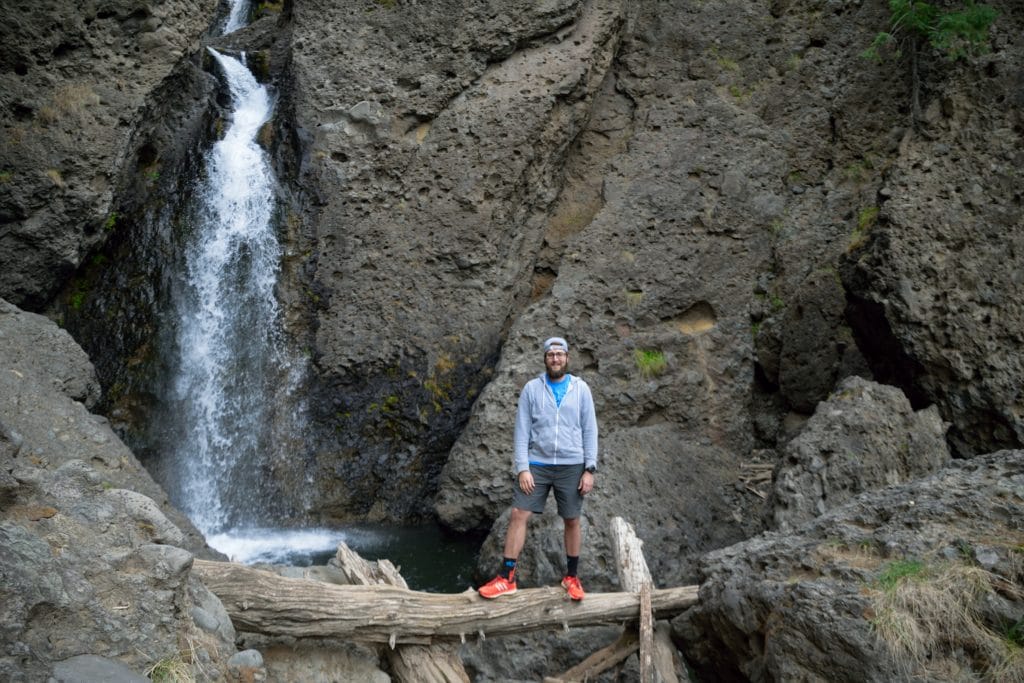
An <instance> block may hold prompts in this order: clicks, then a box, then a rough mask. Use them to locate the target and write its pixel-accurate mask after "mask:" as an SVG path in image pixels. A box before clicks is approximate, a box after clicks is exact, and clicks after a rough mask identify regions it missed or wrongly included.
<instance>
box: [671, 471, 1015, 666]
mask: <svg viewBox="0 0 1024 683" xmlns="http://www.w3.org/2000/svg"><path fill="white" fill-rule="evenodd" d="M1022 504H1024V451H1003V452H1000V453H995V454H992V455H987V456H982V457H979V458H976V459H975V460H972V461H956V462H954V463H953V465H952V466H950V467H949V468H947V469H945V470H942V471H941V472H939V473H937V474H935V475H933V476H930V477H928V478H925V479H922V480H918V481H915V482H911V483H907V484H902V485H899V486H892V487H889V488H885V489H882V490H879V491H873V492H870V493H865V494H862V495H860V496H858V497H857V498H855V499H853V500H851V501H850V502H848V503H847V504H845V505H843V506H841V507H838V508H835V509H833V510H831V511H829V512H828V513H826V514H825V515H823V516H822V517H820V518H818V519H816V520H814V521H812V522H810V523H808V524H806V525H804V526H803V527H801V528H799V529H797V530H796V532H795V533H792V534H787V535H783V534H778V533H767V534H764V535H762V536H759V537H757V538H753V539H751V540H749V541H746V542H744V543H740V544H737V545H735V546H732V547H730V548H726V549H724V550H718V551H715V552H712V553H709V554H708V555H707V556H705V557H704V558H703V559H702V560H701V577H700V578H701V590H700V601H699V603H698V605H697V606H695V607H693V608H692V609H690V610H689V611H687V612H686V613H684V614H683V615H681V616H679V617H677V618H676V619H675V620H674V621H673V630H674V635H675V637H676V639H677V643H678V644H679V645H680V646H681V647H682V649H683V650H684V652H685V653H686V656H687V658H688V661H689V662H690V663H691V664H693V665H694V667H695V668H696V669H697V671H698V674H699V675H701V676H708V677H710V678H713V679H714V680H729V681H732V680H737V681H738V680H751V681H769V680H776V681H780V680H830V681H851V682H852V681H878V682H879V683H881V682H882V681H893V680H899V679H902V678H904V677H913V676H924V677H926V678H929V679H931V680H952V678H951V676H950V674H949V672H950V671H955V672H960V675H966V676H970V677H974V676H982V675H984V674H985V673H986V668H985V667H986V666H987V665H988V664H990V662H985V661H984V657H976V656H975V655H976V654H977V652H978V650H977V649H975V648H977V647H978V643H976V642H972V640H971V639H972V638H973V637H974V636H972V635H969V634H967V633H966V631H963V632H960V633H956V632H954V633H953V634H952V638H953V640H952V642H942V641H941V640H940V641H927V640H926V642H925V644H924V647H926V648H929V650H928V653H929V656H928V660H927V661H926V660H921V661H920V662H914V661H912V660H910V659H909V657H908V656H907V655H906V654H905V653H903V652H902V651H900V650H898V649H893V646H892V645H891V644H889V643H888V641H886V640H884V639H881V640H880V638H879V635H878V630H877V629H878V628H880V627H884V623H883V622H882V619H884V618H894V617H900V618H906V617H905V614H904V612H902V611H894V612H890V611H889V610H890V609H892V608H890V607H888V606H887V605H889V604H890V603H887V602H885V597H886V591H887V590H888V589H887V588H886V587H885V585H883V581H884V580H885V578H884V577H886V576H889V577H892V576H894V574H895V573H896V572H897V571H898V570H900V569H901V568H902V569H903V571H907V569H906V568H907V567H911V568H913V570H914V572H915V573H914V578H912V579H909V581H910V582H911V583H913V582H919V583H918V584H917V585H916V587H917V588H923V587H928V585H929V582H930V581H936V583H935V585H934V587H933V588H934V590H935V591H938V592H939V593H947V594H948V593H950V592H954V593H958V594H959V593H962V592H963V589H964V584H963V583H962V582H953V583H939V582H940V581H942V580H943V579H942V578H937V577H950V576H956V575H957V572H963V574H962V575H964V576H967V577H974V578H973V579H970V580H971V581H974V582H975V583H973V584H972V585H973V588H971V591H977V592H975V593H971V591H967V593H970V594H972V595H975V596H980V598H979V599H977V600H974V599H970V597H969V596H967V598H968V604H969V605H970V608H971V609H972V610H976V614H977V616H976V618H975V619H974V620H972V623H975V624H977V623H980V624H984V625H985V628H987V629H988V630H990V631H991V634H992V635H993V636H996V637H998V638H999V639H1002V637H1003V636H1002V635H1001V634H1002V633H1003V631H1002V630H1001V629H1003V628H1004V627H1005V625H1006V624H1007V623H1012V622H1013V621H1015V620H1017V619H1020V617H1021V616H1022V615H1024V601H1022V600H1021V597H1020V596H1021V595H1022V594H1024V593H1022V592H1021V588H1022V587H1024V574H1022V573H1021V571H1020V560H1019V557H1018V554H1019V550H1017V549H1015V548H1016V547H1017V546H1016V545H1015V544H1017V543H1019V540H1020V538H1021V530H1020V528H1019V523H1018V521H1019V515H1018V514H1017V511H1018V510H1019V509H1020V506H1021V505H1022ZM979 570H984V572H986V573H979ZM978 577H982V578H983V579H984V580H983V582H982V583H980V584H979V583H977V580H978ZM892 580H893V579H889V581H892ZM1001 582H1005V584H1001ZM993 585H995V586H999V585H1003V586H1004V588H1009V591H1007V590H1003V589H1002V588H1000V589H999V590H998V591H997V590H995V589H993V587H992V586H993ZM979 586H980V587H979ZM912 588H913V586H912V587H911V588H906V589H905V590H907V591H908V592H907V593H906V595H907V597H908V599H909V598H911V597H912V596H913V595H914V593H913V592H910V591H911V589H912ZM957 597H965V596H964V595H958V596H957ZM919 608H920V609H926V606H923V605H922V606H919ZM934 618H935V619H937V620H940V621H943V622H944V623H947V624H948V623H955V622H953V619H954V618H955V616H954V614H953V612H952V611H950V612H946V613H945V614H943V615H942V616H939V615H935V616H934ZM1008 620H1009V621H1008ZM902 623H905V624H907V627H908V628H909V623H910V622H902ZM915 628H917V627H915ZM954 628H955V627H954ZM918 664H921V665H923V666H927V667H928V668H917V666H918ZM988 673H989V674H990V675H996V677H997V678H998V674H996V672H995V671H994V670H991V671H988Z"/></svg>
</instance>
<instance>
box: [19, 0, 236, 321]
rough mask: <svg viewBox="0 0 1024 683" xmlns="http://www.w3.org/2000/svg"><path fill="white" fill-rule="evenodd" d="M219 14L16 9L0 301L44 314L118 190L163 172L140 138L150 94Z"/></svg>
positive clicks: (173, 7)
mask: <svg viewBox="0 0 1024 683" xmlns="http://www.w3.org/2000/svg"><path fill="white" fill-rule="evenodd" d="M216 9H217V6H216V4H215V3H209V2H201V1H200V0H169V1H168V2H160V3H141V4H140V3H137V2H128V1H127V0H124V1H122V0H115V1H114V2H105V3H102V4H100V3H89V4H86V5H81V6H80V5H77V4H74V3H63V2H55V1H53V0H47V1H45V2H18V3H14V4H13V6H11V7H8V8H7V11H6V12H5V17H4V19H3V24H2V39H0V93H3V95H2V99H0V126H2V127H3V129H4V140H5V142H4V144H3V145H0V168H2V169H3V171H2V173H3V175H2V176H0V225H2V226H3V229H2V230H0V297H3V298H6V299H8V300H10V301H11V302H13V303H15V304H17V305H20V306H22V307H25V308H32V309H39V308H40V307H42V306H43V305H45V304H46V303H47V302H48V301H49V300H50V299H51V297H53V295H54V294H56V292H57V291H58V289H60V288H61V287H62V286H63V285H64V283H65V281H66V280H67V279H68V278H69V277H70V276H71V274H72V273H73V272H74V271H75V270H76V269H77V268H78V267H79V265H81V264H82V262H83V260H84V258H85V257H86V255H87V254H88V253H89V252H90V250H92V249H94V248H95V247H97V246H98V245H100V244H102V243H103V242H104V241H106V239H107V238H108V236H109V233H110V231H111V229H112V228H113V226H114V224H115V223H116V222H117V214H116V209H117V207H116V206H115V205H114V201H115V193H116V192H118V191H119V190H122V189H123V188H124V187H125V186H127V185H130V184H131V183H133V182H134V181H135V179H136V178H141V176H143V175H144V174H147V173H149V174H153V173H158V172H159V170H160V168H161V162H162V159H161V157H162V150H158V149H154V148H148V147H146V146H145V145H144V144H143V143H144V140H142V139H140V137H136V135H137V133H139V131H140V129H142V128H144V127H145V126H146V125H147V124H148V123H149V122H148V121H147V116H148V115H150V114H151V111H150V107H151V105H152V104H153V100H152V96H153V93H154V91H156V90H157V89H159V88H160V87H161V85H163V84H164V82H165V80H168V79H169V78H170V77H171V76H172V74H173V73H174V71H175V69H176V68H177V67H179V65H180V63H181V62H182V61H183V58H184V57H185V56H186V55H188V54H191V53H194V52H195V50H196V48H197V47H198V38H199V36H200V35H201V34H202V33H203V32H204V31H205V30H206V27H207V26H209V24H210V22H211V21H212V19H213V17H214V13H215V12H216Z"/></svg>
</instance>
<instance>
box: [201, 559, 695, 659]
mask: <svg viewBox="0 0 1024 683" xmlns="http://www.w3.org/2000/svg"><path fill="white" fill-rule="evenodd" d="M192 571H193V572H195V573H196V575H197V576H198V577H199V578H200V579H201V580H202V581H203V583H204V584H206V586H207V587H208V588H209V589H210V590H211V591H213V593H214V594H216V595H217V597H218V598H220V600H221V602H223V603H224V607H225V608H226V609H227V611H228V614H229V615H230V617H231V621H232V622H233V623H234V625H235V628H236V629H238V630H240V631H250V632H254V633H263V634H266V635H274V636H292V637H296V638H303V637H320V638H343V639H347V640H352V641H358V642H371V643H388V644H389V645H390V646H391V647H394V646H395V645H396V644H398V643H403V644H404V643H414V644H421V645H429V644H432V643H434V642H443V641H450V640H465V639H467V638H470V639H472V638H477V637H481V638H482V637H486V636H489V635H502V634H507V633H522V632H527V631H534V630H537V629H558V628H569V627H571V626H589V625H594V624H606V623H619V622H622V621H626V620H631V619H636V617H637V616H638V614H639V612H640V595H639V593H588V594H587V598H586V600H583V601H581V602H573V601H571V600H569V599H568V598H567V596H566V594H565V591H563V590H562V589H561V588H531V589H522V590H519V591H518V592H516V593H514V594H512V595H506V596H503V597H501V598H499V599H497V600H484V599H483V598H481V597H480V596H479V595H477V593H476V591H474V590H467V591H465V592H464V593H455V594H440V593H423V592H419V591H411V590H408V589H404V588H398V587H395V586H381V585H375V586H336V585H332V584H325V583H320V582H317V581H309V580H306V579H289V578H285V577H282V576H278V575H276V574H273V573H270V572H266V571H262V570H259V569H253V568H251V567H246V566H243V565H239V564H233V563H230V562H211V561H208V560H198V559H197V560H195V562H194V564H193V568H192ZM697 589H698V586H682V587H678V588H665V589H661V590H654V591H652V592H651V608H652V610H653V612H654V613H655V615H657V616H665V617H667V616H671V615H674V614H678V613H679V612H682V611H683V610H685V609H686V608H687V607H690V606H691V605H693V604H694V603H696V602H697Z"/></svg>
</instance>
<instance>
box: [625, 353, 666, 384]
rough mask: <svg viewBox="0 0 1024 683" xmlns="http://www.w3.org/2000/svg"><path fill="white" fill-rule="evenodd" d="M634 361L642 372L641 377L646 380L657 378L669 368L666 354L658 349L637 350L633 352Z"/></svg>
mask: <svg viewBox="0 0 1024 683" xmlns="http://www.w3.org/2000/svg"><path fill="white" fill-rule="evenodd" d="M633 360H634V361H635V362H636V367H637V369H638V370H640V376H641V377H643V378H645V379H650V378H651V377H657V376H658V375H660V374H661V373H663V372H665V369H666V368H667V367H668V361H666V360H665V354H664V353H662V352H661V351H658V350H656V349H637V350H635V351H634V352H633Z"/></svg>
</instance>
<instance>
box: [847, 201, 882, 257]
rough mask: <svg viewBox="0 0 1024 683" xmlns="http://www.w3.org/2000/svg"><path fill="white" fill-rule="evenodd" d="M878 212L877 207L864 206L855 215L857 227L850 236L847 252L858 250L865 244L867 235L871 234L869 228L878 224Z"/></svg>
mask: <svg viewBox="0 0 1024 683" xmlns="http://www.w3.org/2000/svg"><path fill="white" fill-rule="evenodd" d="M878 212H879V208H878V207H877V206H866V207H864V208H863V209H861V210H860V212H859V213H858V214H857V227H855V228H854V229H853V234H852V235H851V236H850V244H849V245H847V248H846V250H847V251H848V252H851V251H855V250H857V249H860V248H861V247H863V246H864V245H865V244H867V241H868V233H870V232H871V228H872V227H874V225H875V223H877V222H878Z"/></svg>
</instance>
